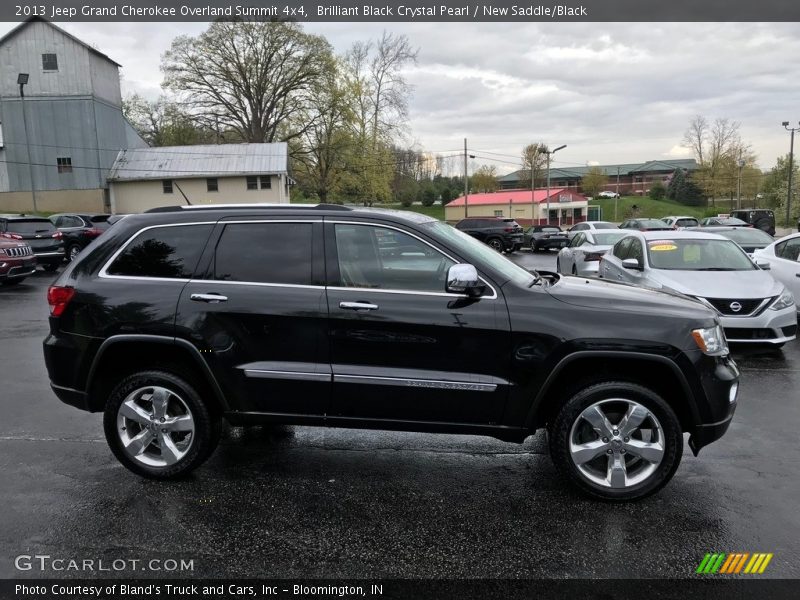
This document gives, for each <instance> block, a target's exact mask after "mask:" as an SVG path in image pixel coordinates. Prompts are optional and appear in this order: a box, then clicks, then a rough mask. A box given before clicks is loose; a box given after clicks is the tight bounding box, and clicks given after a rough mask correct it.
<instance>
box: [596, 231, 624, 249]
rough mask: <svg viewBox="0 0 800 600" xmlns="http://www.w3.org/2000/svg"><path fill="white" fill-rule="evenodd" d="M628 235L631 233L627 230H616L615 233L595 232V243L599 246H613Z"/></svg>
mask: <svg viewBox="0 0 800 600" xmlns="http://www.w3.org/2000/svg"><path fill="white" fill-rule="evenodd" d="M626 235H630V234H629V233H628V232H627V231H619V232H617V231H615V232H614V233H595V234H594V243H595V244H596V245H598V246H613V245H614V244H616V243H617V242H618V241H620V240H621V239H622V238H624V237H625V236H626Z"/></svg>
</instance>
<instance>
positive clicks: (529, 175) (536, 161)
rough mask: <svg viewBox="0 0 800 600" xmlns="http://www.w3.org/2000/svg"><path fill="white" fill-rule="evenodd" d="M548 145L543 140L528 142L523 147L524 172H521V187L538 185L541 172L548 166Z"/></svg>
mask: <svg viewBox="0 0 800 600" xmlns="http://www.w3.org/2000/svg"><path fill="white" fill-rule="evenodd" d="M547 151H548V148H547V145H546V144H544V143H543V142H535V143H533V144H528V145H527V146H525V147H524V148H523V149H522V172H521V173H520V178H519V179H520V180H519V185H520V187H524V188H528V187H531V186H532V185H533V187H535V186H536V183H537V181H538V180H539V174H540V173H541V172H542V171H544V170H545V168H546V167H547Z"/></svg>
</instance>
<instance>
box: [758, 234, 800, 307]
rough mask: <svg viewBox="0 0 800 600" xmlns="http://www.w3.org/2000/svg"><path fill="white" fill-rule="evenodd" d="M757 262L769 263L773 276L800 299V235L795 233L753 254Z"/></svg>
mask: <svg viewBox="0 0 800 600" xmlns="http://www.w3.org/2000/svg"><path fill="white" fill-rule="evenodd" d="M753 257H754V258H755V259H756V260H763V261H766V262H768V263H769V265H770V272H771V273H772V276H773V277H774V278H775V279H777V280H778V281H780V282H781V283H782V284H783V285H785V286H786V287H787V288H789V290H791V292H792V293H793V294H794V297H795V298H800V233H793V234H792V235H787V236H786V237H784V238H781V239H779V240H777V241H776V242H773V243H772V244H770V245H769V246H767V247H766V248H762V249H761V250H756V251H755V252H753Z"/></svg>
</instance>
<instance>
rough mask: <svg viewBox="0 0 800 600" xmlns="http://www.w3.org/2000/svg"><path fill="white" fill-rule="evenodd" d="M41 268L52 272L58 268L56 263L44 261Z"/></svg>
mask: <svg viewBox="0 0 800 600" xmlns="http://www.w3.org/2000/svg"><path fill="white" fill-rule="evenodd" d="M42 268H43V269H44V270H45V271H47V272H48V273H52V272H53V271H55V270H56V269H57V268H58V264H57V263H45V264H43V265H42Z"/></svg>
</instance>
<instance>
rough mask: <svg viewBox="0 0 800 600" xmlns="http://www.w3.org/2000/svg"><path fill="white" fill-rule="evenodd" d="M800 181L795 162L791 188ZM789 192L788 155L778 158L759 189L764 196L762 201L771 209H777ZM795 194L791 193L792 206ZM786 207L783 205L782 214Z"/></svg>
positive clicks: (799, 172)
mask: <svg viewBox="0 0 800 600" xmlns="http://www.w3.org/2000/svg"><path fill="white" fill-rule="evenodd" d="M798 181H800V167H798V165H797V161H793V164H792V188H794V185H795V183H797V182H798ZM788 190H789V155H788V154H787V155H785V156H779V157H778V161H777V163H776V164H775V166H774V167H772V169H771V170H770V172H769V173H768V174H767V175H766V176H765V177H764V180H763V185H762V188H761V191H762V193H763V194H764V201H765V203H766V205H767V206H769V207H771V208H776V209H777V208H778V207H779V206H780V204H781V202H785V198H786V194H787V192H788ZM795 198H796V196H795V194H794V193H792V204H794V203H795ZM785 210H786V205H785V204H784V214H785Z"/></svg>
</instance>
